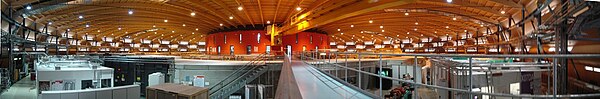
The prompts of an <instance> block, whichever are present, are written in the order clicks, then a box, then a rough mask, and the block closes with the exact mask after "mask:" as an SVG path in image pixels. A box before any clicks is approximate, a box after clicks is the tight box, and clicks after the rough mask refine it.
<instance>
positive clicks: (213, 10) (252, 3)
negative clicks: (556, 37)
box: [7, 0, 533, 42]
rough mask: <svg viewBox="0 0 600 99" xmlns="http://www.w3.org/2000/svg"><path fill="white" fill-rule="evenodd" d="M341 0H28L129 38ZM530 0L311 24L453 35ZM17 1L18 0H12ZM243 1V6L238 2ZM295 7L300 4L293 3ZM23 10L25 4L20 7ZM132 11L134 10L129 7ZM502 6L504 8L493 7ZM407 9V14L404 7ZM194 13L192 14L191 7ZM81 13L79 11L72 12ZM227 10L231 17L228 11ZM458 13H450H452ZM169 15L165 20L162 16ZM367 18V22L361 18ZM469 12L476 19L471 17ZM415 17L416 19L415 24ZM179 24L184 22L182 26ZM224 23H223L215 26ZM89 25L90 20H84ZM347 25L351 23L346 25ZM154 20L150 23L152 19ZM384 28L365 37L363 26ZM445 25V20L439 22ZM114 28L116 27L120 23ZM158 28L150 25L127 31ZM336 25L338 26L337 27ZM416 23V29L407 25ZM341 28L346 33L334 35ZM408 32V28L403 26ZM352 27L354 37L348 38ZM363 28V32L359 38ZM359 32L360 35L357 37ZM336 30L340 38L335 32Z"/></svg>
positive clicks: (50, 14) (281, 14) (42, 19)
mask: <svg viewBox="0 0 600 99" xmlns="http://www.w3.org/2000/svg"><path fill="white" fill-rule="evenodd" d="M7 1H10V2H9V3H11V5H13V6H15V7H14V8H17V9H19V8H20V9H23V7H24V6H26V5H33V4H37V2H40V1H38V0H12V1H11V0H7ZM342 1H343V0H74V1H68V0H67V2H66V3H62V4H58V5H43V6H34V7H38V8H33V9H32V10H31V11H32V12H34V11H36V10H40V9H42V8H43V9H50V10H41V11H42V12H40V13H33V14H32V15H31V16H30V17H29V18H31V19H32V20H36V22H39V23H47V22H53V24H52V25H51V26H54V27H58V28H59V29H63V30H66V29H70V30H71V31H70V33H76V34H77V35H86V34H88V35H96V39H97V40H100V37H104V36H108V37H117V38H119V37H125V36H132V38H134V40H140V39H153V40H159V39H165V40H172V41H179V40H183V41H190V42H196V41H202V40H203V39H202V38H203V37H205V35H206V33H207V32H209V31H211V30H214V29H219V28H223V27H243V26H256V25H265V24H267V21H269V22H270V23H271V24H273V23H278V24H279V23H284V22H287V21H288V20H290V19H289V18H291V17H292V16H293V15H295V14H298V13H300V12H306V11H304V10H314V9H319V8H322V7H324V6H327V4H335V2H342ZM532 1H533V0H519V1H515V0H453V2H451V3H448V2H446V0H419V1H417V2H416V3H413V4H409V5H404V6H397V7H392V8H387V9H385V10H380V11H374V12H370V13H367V14H362V15H359V16H354V17H351V18H348V19H345V20H342V21H337V22H334V23H331V24H327V25H323V26H318V27H317V28H318V29H320V30H324V31H326V32H328V33H329V34H330V35H332V36H334V37H335V38H333V40H354V39H360V40H372V39H383V38H385V37H396V38H406V37H409V38H419V37H421V34H423V36H428V37H436V36H440V35H446V34H449V35H456V33H459V32H461V31H464V30H468V31H477V30H480V29H481V28H483V27H481V25H482V24H484V25H485V26H492V25H494V24H497V23H499V22H501V21H506V20H507V19H508V17H507V16H508V15H511V14H514V13H518V12H520V10H521V7H522V5H526V4H528V3H530V2H532ZM18 5H22V6H18ZM238 7H242V8H243V10H238ZM296 7H301V8H302V11H296ZM24 11H26V10H24ZM128 11H133V14H131V15H130V14H128ZM500 11H506V13H504V14H503V13H500ZM405 12H408V13H409V15H404V13H405ZM191 13H195V15H193V16H192V15H191ZM79 16H82V17H83V18H82V19H80V18H78V17H79ZM229 17H233V19H229ZM453 18H458V19H457V20H452V19H453ZM165 20H168V22H164V21H165ZM369 20H373V23H368V21H369ZM473 20H476V21H473ZM415 23H418V25H416V24H415ZM184 24H185V26H184ZM220 24H223V25H224V26H220ZM86 25H89V27H86ZM350 25H354V26H355V27H350ZM153 26H155V27H153ZM380 26H383V27H384V28H383V30H385V32H383V33H380V34H381V35H378V36H373V37H371V36H370V34H363V33H360V31H361V30H364V31H378V32H381V30H382V29H381V28H379V27H380ZM445 26H448V27H450V28H445ZM119 28H121V30H119ZM154 28H158V29H159V30H157V31H156V33H155V32H147V33H141V34H137V35H136V34H132V33H134V32H139V31H145V30H150V29H154ZM338 28H339V29H340V30H341V31H337V29H338ZM415 28H416V29H418V30H417V31H415V30H414V29H415ZM342 32H344V33H346V34H344V35H341V33H342ZM407 32H410V34H406V33H407ZM353 35H354V38H353ZM362 36H366V37H365V38H364V39H363V38H362ZM358 37H361V38H358ZM336 38H339V39H336Z"/></svg>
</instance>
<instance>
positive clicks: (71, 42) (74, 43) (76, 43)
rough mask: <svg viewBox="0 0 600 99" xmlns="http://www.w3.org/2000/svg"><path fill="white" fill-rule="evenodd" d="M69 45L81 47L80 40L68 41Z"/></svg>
mask: <svg viewBox="0 0 600 99" xmlns="http://www.w3.org/2000/svg"><path fill="white" fill-rule="evenodd" d="M69 44H71V45H81V40H73V39H71V40H69Z"/></svg>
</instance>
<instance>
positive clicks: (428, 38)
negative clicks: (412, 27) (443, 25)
mask: <svg viewBox="0 0 600 99" xmlns="http://www.w3.org/2000/svg"><path fill="white" fill-rule="evenodd" d="M432 39H433V38H430V37H426V38H421V42H431V40H432Z"/></svg>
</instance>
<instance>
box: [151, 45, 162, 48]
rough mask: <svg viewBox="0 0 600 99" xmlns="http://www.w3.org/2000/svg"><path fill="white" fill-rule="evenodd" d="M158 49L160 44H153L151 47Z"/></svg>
mask: <svg viewBox="0 0 600 99" xmlns="http://www.w3.org/2000/svg"><path fill="white" fill-rule="evenodd" d="M158 47H160V44H152V45H150V48H158Z"/></svg>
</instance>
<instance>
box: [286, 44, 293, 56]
mask: <svg viewBox="0 0 600 99" xmlns="http://www.w3.org/2000/svg"><path fill="white" fill-rule="evenodd" d="M287 54H288V55H292V46H291V45H287Z"/></svg>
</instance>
